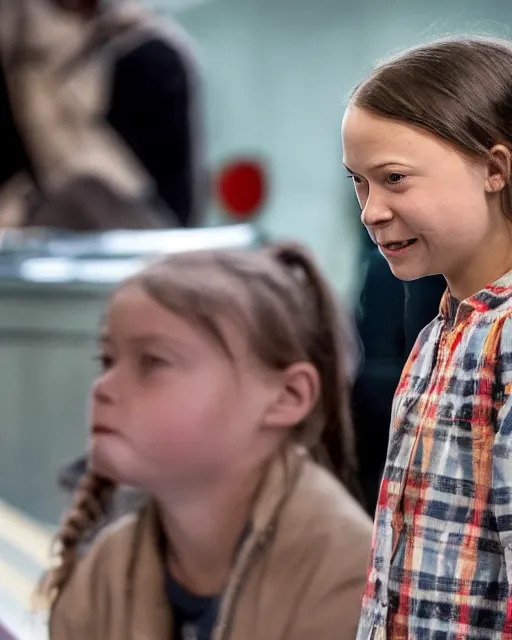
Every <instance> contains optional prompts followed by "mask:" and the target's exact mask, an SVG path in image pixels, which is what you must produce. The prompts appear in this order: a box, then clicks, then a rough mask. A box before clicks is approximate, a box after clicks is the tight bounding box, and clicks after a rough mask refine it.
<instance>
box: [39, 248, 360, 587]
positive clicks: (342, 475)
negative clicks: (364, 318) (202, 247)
mask: <svg viewBox="0 0 512 640" xmlns="http://www.w3.org/2000/svg"><path fill="white" fill-rule="evenodd" d="M133 283H135V284H137V285H140V286H141V287H142V288H143V289H144V290H145V291H146V292H147V293H148V294H149V295H150V296H151V297H152V298H153V299H154V300H156V301H157V302H158V303H159V304H161V305H162V306H163V307H165V308H167V309H169V310H170V311H172V312H175V313H178V314H180V315H181V316H183V317H185V318H187V319H188V320H190V322H193V323H195V324H196V325H197V326H198V327H199V328H200V329H202V330H204V331H206V332H207V333H208V334H209V335H210V336H211V337H212V338H213V339H214V340H215V341H216V342H217V343H218V344H219V346H220V347H221V348H222V349H223V350H224V352H225V353H226V355H227V356H228V357H231V353H230V349H229V345H228V342H227V341H226V340H225V338H224V335H223V333H222V330H221V328H220V325H219V318H222V317H224V318H225V317H229V318H230V319H231V320H233V321H234V322H236V323H237V326H239V327H240V329H241V330H242V331H244V332H245V335H246V337H247V340H248V342H249V346H250V348H251V349H252V351H253V353H254V354H255V356H256V357H257V358H258V359H259V361H261V362H262V363H263V364H265V365H266V366H268V367H270V368H272V369H282V370H284V369H285V368H287V367H289V366H290V365H292V364H293V363H295V362H300V361H309V362H311V363H313V364H314V365H315V366H316V368H317V370H318V373H319V375H320V379H321V394H320V398H319V400H318V403H317V406H316V407H315V408H314V410H313V412H312V413H311V415H309V416H308V417H307V418H306V419H305V420H304V421H303V423H301V424H299V425H297V427H296V428H295V429H294V432H293V437H294V438H295V440H296V441H297V442H299V443H301V444H303V445H305V446H306V447H307V448H308V449H310V451H311V452H312V454H313V456H314V457H315V458H316V459H318V460H319V461H321V462H322V463H324V464H326V465H327V466H328V467H330V469H331V470H332V471H333V473H334V474H335V475H336V476H337V477H338V478H339V479H340V480H341V481H342V482H343V483H344V484H345V486H346V487H347V488H348V489H349V491H351V492H352V494H354V495H356V496H359V492H358V487H357V481H356V466H357V465H356V461H355V454H354V435H353V429H352V423H351V419H350V398H349V393H350V389H349V384H348V381H347V376H346V371H345V368H344V365H343V360H342V355H343V354H342V353H341V346H340V344H339V338H340V324H339V321H338V316H337V312H336V306H335V302H334V299H333V296H332V293H331V290H330V288H329V286H328V285H327V283H326V281H325V280H324V278H323V276H322V275H321V274H320V272H319V270H318V269H317V267H316V266H315V263H314V262H313V260H312V259H311V258H310V257H309V255H308V254H307V253H306V252H305V250H304V249H303V248H301V247H299V246H295V245H280V246H275V247H272V248H270V249H265V250H262V251H246V252H227V251H203V252H191V253H183V254H177V255H175V256H171V257H169V258H166V259H164V260H162V261H160V262H158V263H156V264H154V265H152V266H150V267H148V268H147V269H145V270H144V271H142V272H141V273H139V274H137V275H136V276H135V277H133V278H131V279H130V280H128V281H127V283H125V284H123V285H121V286H122V287H123V286H126V285H127V284H133ZM113 486H114V485H113V483H112V482H110V481H107V480H105V479H102V478H99V477H98V476H96V475H95V474H94V473H92V472H91V471H88V472H87V473H86V475H85V476H84V478H83V479H82V482H81V485H80V487H79V490H78V491H77V494H76V497H75V501H74V505H73V507H72V509H71V510H70V512H69V513H68V514H67V516H66V518H65V520H64V524H63V526H62V528H61V530H60V532H59V534H58V542H59V543H60V564H59V566H58V567H57V568H56V569H55V570H54V571H53V572H50V574H49V577H48V580H47V582H46V587H45V591H46V593H47V594H48V595H51V593H52V592H53V595H58V593H59V592H60V590H61V589H62V587H63V586H64V584H65V583H66V581H67V579H68V578H69V576H70V575H71V573H72V571H73V567H74V565H75V563H76V560H77V551H76V549H77V546H78V544H79V543H80V542H81V541H82V539H83V536H84V534H85V533H86V531H87V530H89V529H90V528H91V526H92V525H93V524H94V523H95V522H96V521H97V518H98V517H100V514H101V513H102V511H103V510H104V509H103V506H104V504H105V501H106V500H107V499H108V498H109V496H110V495H111V491H112V488H113Z"/></svg>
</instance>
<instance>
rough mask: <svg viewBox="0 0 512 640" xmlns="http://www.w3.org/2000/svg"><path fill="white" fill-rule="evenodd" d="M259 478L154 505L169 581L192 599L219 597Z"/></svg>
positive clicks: (239, 480)
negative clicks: (175, 583)
mask: <svg viewBox="0 0 512 640" xmlns="http://www.w3.org/2000/svg"><path fill="white" fill-rule="evenodd" d="M259 477H260V475H256V476H254V475H253V476H252V477H245V478H243V479H240V478H237V479H233V478H231V479H229V481H224V482H220V483H218V484H217V485H209V486H208V488H207V489H206V490H204V489H202V490H201V491H200V492H198V495H195V496H194V495H191V494H190V493H187V495H186V498H183V497H181V499H173V498H170V497H169V495H166V496H165V497H163V498H162V499H159V500H158V504H159V511H160V517H161V520H162V525H163V529H164V533H165V536H166V539H167V542H168V545H167V547H168V551H167V554H166V561H167V566H168V569H169V570H170V572H171V575H172V576H173V577H174V578H175V579H176V580H177V581H178V582H179V583H180V584H181V585H182V586H183V587H185V588H186V589H188V590H189V591H190V592H192V593H195V594H196V595H204V596H211V595H217V594H219V593H220V592H221V591H222V590H223V588H224V586H225V584H226V581H227V579H228V577H229V574H230V571H231V568H232V565H233V560H234V557H235V554H236V550H237V547H238V545H239V542H240V539H241V537H242V534H243V532H244V529H245V528H246V526H247V523H248V521H249V518H250V513H251V508H252V503H253V499H254V496H255V493H256V490H257V487H258V484H259Z"/></svg>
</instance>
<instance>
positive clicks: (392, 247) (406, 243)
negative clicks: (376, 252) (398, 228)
mask: <svg viewBox="0 0 512 640" xmlns="http://www.w3.org/2000/svg"><path fill="white" fill-rule="evenodd" d="M415 242H416V238H411V239H409V240H397V241H394V242H386V243H382V242H379V244H380V246H381V247H384V249H388V250H389V251H400V249H405V248H406V247H410V246H411V245H412V244H414V243H415Z"/></svg>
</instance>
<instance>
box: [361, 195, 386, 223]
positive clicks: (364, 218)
mask: <svg viewBox="0 0 512 640" xmlns="http://www.w3.org/2000/svg"><path fill="white" fill-rule="evenodd" d="M391 220H393V211H392V209H391V208H390V206H389V205H388V203H387V201H386V198H385V193H382V192H381V191H380V190H379V189H375V188H374V189H370V191H369V193H368V198H367V199H366V202H365V203H364V204H363V207H362V210H361V222H362V223H363V224H364V226H365V227H366V228H367V229H371V228H373V227H377V226H381V225H383V224H386V223H388V222H391Z"/></svg>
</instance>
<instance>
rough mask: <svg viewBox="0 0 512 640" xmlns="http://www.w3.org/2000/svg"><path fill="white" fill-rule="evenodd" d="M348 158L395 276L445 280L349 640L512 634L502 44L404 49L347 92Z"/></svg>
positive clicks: (509, 118) (424, 339)
mask: <svg viewBox="0 0 512 640" xmlns="http://www.w3.org/2000/svg"><path fill="white" fill-rule="evenodd" d="M343 146H344V163H345V165H346V167H347V169H348V171H349V173H350V177H351V178H352V180H353V181H354V185H355V189H356V192H357V195H358V198H359V202H360V204H361V208H362V221H363V223H364V225H365V226H366V227H367V229H368V232H369V233H370V235H371V237H372V238H373V240H374V242H375V243H376V244H377V245H378V246H379V248H380V250H381V252H382V253H383V254H384V256H385V257H386V258H387V260H388V262H389V264H390V267H391V270H392V271H393V273H394V274H395V275H396V276H398V277H399V278H401V279H403V280H414V279H416V278H420V277H422V276H426V275H429V274H437V273H441V274H443V275H444V276H445V279H446V281H447V284H448V291H447V292H446V293H445V295H444V298H443V300H442V303H441V308H440V313H439V316H438V317H437V318H436V319H435V320H434V321H433V322H432V323H431V324H430V325H428V327H426V328H425V329H424V331H423V332H422V333H421V334H420V337H419V338H418V341H417V343H416V345H415V347H414V348H413V351H412V354H411V356H410V358H409V360H408V363H407V364H406V366H405V370H404V372H403V374H402V378H401V381H400V383H399V386H398V389H397V392H396V396H395V401H394V408H393V419H392V430H391V438H390V444H389V449H388V459H387V464H386V469H385V472H384V479H383V483H382V486H381V492H380V497H379V502H378V506H377V515H376V525H375V533H374V544H373V552H372V563H371V570H370V572H369V576H368V582H367V587H366V592H365V597H364V603H363V614H362V619H361V623H360V627H359V633H358V638H359V639H360V640H367V639H368V638H376V639H380V638H392V639H393V640H402V639H404V640H405V639H406V638H407V639H412V638H414V639H415V640H420V639H421V640H429V639H431V640H434V639H436V640H441V639H446V640H459V639H460V640H462V639H464V640H477V639H478V640H491V639H493V640H494V639H496V638H504V639H510V638H512V412H511V409H512V395H511V390H512V318H511V315H512V271H511V269H512V181H511V168H512V46H511V45H510V44H509V43H507V42H502V41H495V40H486V39H478V38H460V39H452V40H448V41H442V42H437V43H434V44H430V45H426V46H422V47H419V48H417V49H414V50H412V51H408V52H406V53H403V54H402V55H400V56H399V57H397V58H396V59H394V60H391V61H390V62H387V63H384V64H382V65H381V66H380V67H378V68H377V69H376V70H375V71H374V72H373V73H372V74H371V75H370V77H369V78H368V79H367V80H366V81H364V82H363V83H362V84H361V85H360V86H358V87H357V88H356V90H355V92H354V93H353V95H352V98H351V100H350V103H349V107H348V109H347V112H346V115H345V118H344V122H343Z"/></svg>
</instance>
